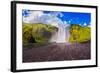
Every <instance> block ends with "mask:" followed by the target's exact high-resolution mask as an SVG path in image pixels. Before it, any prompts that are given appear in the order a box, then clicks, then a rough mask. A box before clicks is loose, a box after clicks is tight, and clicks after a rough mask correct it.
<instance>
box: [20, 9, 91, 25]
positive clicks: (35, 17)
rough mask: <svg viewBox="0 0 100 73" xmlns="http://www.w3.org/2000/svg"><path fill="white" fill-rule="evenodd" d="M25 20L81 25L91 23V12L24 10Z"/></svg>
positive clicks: (29, 21) (28, 21) (27, 21)
mask: <svg viewBox="0 0 100 73" xmlns="http://www.w3.org/2000/svg"><path fill="white" fill-rule="evenodd" d="M22 16H23V22H25V23H43V24H55V25H56V24H61V25H72V24H79V25H81V26H90V25H91V13H80V12H55V11H34V10H27V9H23V10H22Z"/></svg>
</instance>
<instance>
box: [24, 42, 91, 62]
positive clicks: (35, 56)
mask: <svg viewBox="0 0 100 73" xmlns="http://www.w3.org/2000/svg"><path fill="white" fill-rule="evenodd" d="M90 58H91V50H90V42H87V43H82V44H78V43H77V44H71V45H66V43H59V44H57V43H53V44H46V45H41V46H39V47H38V46H34V45H32V44H31V46H23V62H44V61H64V60H85V59H90Z"/></svg>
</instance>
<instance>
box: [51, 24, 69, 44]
mask: <svg viewBox="0 0 100 73" xmlns="http://www.w3.org/2000/svg"><path fill="white" fill-rule="evenodd" d="M56 27H57V28H58V32H56V33H55V34H53V36H52V37H51V39H50V42H56V43H68V38H69V26H68V25H67V24H65V25H63V24H61V25H57V26H56Z"/></svg>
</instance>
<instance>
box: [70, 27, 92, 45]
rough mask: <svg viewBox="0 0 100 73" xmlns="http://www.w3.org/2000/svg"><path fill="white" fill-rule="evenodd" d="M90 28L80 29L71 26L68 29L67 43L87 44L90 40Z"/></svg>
mask: <svg viewBox="0 0 100 73" xmlns="http://www.w3.org/2000/svg"><path fill="white" fill-rule="evenodd" d="M90 31H91V29H90V27H82V26H80V25H72V26H71V27H70V38H69V42H71V43H73V42H78V43H81V42H87V41H90V40H91V32H90Z"/></svg>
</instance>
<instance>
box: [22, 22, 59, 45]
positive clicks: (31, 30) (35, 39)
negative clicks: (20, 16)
mask: <svg viewBox="0 0 100 73" xmlns="http://www.w3.org/2000/svg"><path fill="white" fill-rule="evenodd" d="M57 30H58V28H57V27H54V26H51V25H47V24H26V23H23V43H30V41H31V43H45V42H48V41H49V39H50V38H51V36H52V35H53V34H55V32H57Z"/></svg>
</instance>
